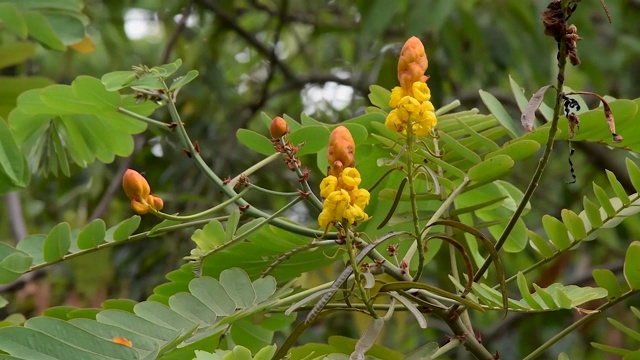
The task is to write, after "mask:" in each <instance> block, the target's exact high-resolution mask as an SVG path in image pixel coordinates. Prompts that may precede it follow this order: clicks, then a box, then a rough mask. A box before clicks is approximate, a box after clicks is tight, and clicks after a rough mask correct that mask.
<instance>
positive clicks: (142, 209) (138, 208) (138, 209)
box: [131, 200, 149, 215]
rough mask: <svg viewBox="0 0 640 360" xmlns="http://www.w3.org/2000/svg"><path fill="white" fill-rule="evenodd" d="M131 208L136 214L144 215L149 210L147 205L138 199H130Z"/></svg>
mask: <svg viewBox="0 0 640 360" xmlns="http://www.w3.org/2000/svg"><path fill="white" fill-rule="evenodd" d="M131 208H132V209H133V212H135V213H136V214H140V215H144V214H146V213H148V212H149V205H147V204H143V203H141V202H139V201H138V200H131Z"/></svg>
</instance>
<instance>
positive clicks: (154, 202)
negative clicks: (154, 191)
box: [147, 195, 164, 211]
mask: <svg viewBox="0 0 640 360" xmlns="http://www.w3.org/2000/svg"><path fill="white" fill-rule="evenodd" d="M147 204H149V206H150V207H152V208H154V209H155V210H156V211H160V210H162V208H163V207H164V201H163V200H162V199H161V198H160V197H159V196H157V195H149V196H148V197H147Z"/></svg>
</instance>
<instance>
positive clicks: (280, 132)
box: [269, 116, 289, 139]
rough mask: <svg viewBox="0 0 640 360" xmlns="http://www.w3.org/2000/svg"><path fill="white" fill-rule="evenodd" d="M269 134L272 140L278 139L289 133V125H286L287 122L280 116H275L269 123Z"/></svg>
mask: <svg viewBox="0 0 640 360" xmlns="http://www.w3.org/2000/svg"><path fill="white" fill-rule="evenodd" d="M269 132H270V133H271V137H272V138H274V139H280V138H281V137H283V136H285V135H286V134H288V133H289V124H287V122H286V121H285V120H284V119H283V118H281V117H280V116H276V117H274V118H273V120H272V121H271V127H270V128H269Z"/></svg>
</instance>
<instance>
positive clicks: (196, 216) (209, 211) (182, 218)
mask: <svg viewBox="0 0 640 360" xmlns="http://www.w3.org/2000/svg"><path fill="white" fill-rule="evenodd" d="M248 191H249V188H246V189H244V190H242V191H241V192H240V193H238V194H236V195H235V196H234V197H231V198H229V199H227V200H225V201H223V202H221V203H220V204H218V205H216V206H214V207H212V208H210V209H207V210H204V211H201V212H199V213H197V214H192V215H185V216H180V215H170V214H165V213H163V212H160V211H156V210H155V209H153V208H152V207H149V212H150V213H152V214H153V215H156V216H158V217H160V218H162V219H164V220H173V221H189V220H195V219H199V218H201V217H203V216H207V215H210V214H213V213H216V212H218V211H220V210H223V209H224V208H226V207H227V206H229V205H231V204H233V203H234V202H236V201H237V200H238V199H240V198H242V196H243V195H244V194H246V193H247V192H248Z"/></svg>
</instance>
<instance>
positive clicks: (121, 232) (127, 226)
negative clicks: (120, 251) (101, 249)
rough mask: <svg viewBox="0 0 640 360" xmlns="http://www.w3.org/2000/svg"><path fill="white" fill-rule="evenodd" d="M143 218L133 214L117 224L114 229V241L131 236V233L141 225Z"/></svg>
mask: <svg viewBox="0 0 640 360" xmlns="http://www.w3.org/2000/svg"><path fill="white" fill-rule="evenodd" d="M141 220H142V219H141V218H140V216H139V215H133V216H132V217H130V218H128V219H127V220H124V221H122V222H120V223H119V224H118V225H116V226H115V230H114V231H113V237H112V239H113V241H122V240H126V239H127V238H128V237H129V236H131V234H133V233H134V232H135V231H136V229H137V228H138V226H140V221H141Z"/></svg>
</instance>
